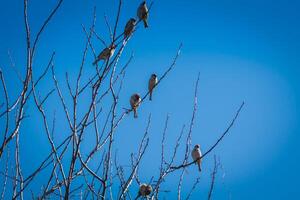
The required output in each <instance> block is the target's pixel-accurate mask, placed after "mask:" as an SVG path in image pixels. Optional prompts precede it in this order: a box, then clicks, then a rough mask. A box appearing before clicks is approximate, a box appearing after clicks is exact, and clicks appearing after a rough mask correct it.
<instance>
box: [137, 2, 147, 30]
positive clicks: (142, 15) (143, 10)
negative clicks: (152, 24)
mask: <svg viewBox="0 0 300 200" xmlns="http://www.w3.org/2000/svg"><path fill="white" fill-rule="evenodd" d="M137 16H138V18H139V19H140V20H143V22H144V26H145V28H147V27H148V21H147V20H148V16H149V13H148V8H147V5H146V1H143V2H142V3H141V4H140V6H139V8H138V10H137Z"/></svg>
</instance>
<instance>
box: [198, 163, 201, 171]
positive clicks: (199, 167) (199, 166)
mask: <svg viewBox="0 0 300 200" xmlns="http://www.w3.org/2000/svg"><path fill="white" fill-rule="evenodd" d="M200 162H201V161H200V160H199V161H198V169H199V172H201V163H200Z"/></svg>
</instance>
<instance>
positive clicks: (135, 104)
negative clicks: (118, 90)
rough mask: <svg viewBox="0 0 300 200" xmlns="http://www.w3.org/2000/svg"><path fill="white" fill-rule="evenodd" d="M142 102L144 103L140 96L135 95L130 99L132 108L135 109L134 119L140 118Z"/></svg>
mask: <svg viewBox="0 0 300 200" xmlns="http://www.w3.org/2000/svg"><path fill="white" fill-rule="evenodd" d="M141 101H142V99H141V97H140V95H139V94H133V95H132V96H131V97H130V105H131V108H132V109H133V112H134V118H137V117H138V116H137V108H138V107H139V105H140V103H141Z"/></svg>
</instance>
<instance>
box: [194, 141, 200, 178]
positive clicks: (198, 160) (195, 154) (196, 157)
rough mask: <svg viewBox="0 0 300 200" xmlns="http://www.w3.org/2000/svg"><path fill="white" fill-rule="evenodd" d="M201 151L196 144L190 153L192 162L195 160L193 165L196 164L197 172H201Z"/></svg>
mask: <svg viewBox="0 0 300 200" xmlns="http://www.w3.org/2000/svg"><path fill="white" fill-rule="evenodd" d="M201 156H202V154H201V150H200V145H199V144H196V145H195V147H194V149H193V151H192V158H193V160H194V161H196V160H197V162H196V163H195V164H198V168H199V171H200V172H201Z"/></svg>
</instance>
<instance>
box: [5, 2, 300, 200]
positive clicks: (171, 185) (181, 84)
mask: <svg viewBox="0 0 300 200" xmlns="http://www.w3.org/2000/svg"><path fill="white" fill-rule="evenodd" d="M139 3H140V1H138V0H130V1H129V0H127V1H126V0H124V6H123V11H122V13H121V19H120V27H119V29H118V31H119V32H120V31H122V30H123V26H124V24H125V23H126V21H127V20H128V19H129V18H130V17H132V16H135V15H136V8H137V6H138V5H139ZM54 5H55V3H54V1H43V2H42V1H38V0H30V1H29V20H30V25H31V27H32V32H33V33H35V32H36V31H37V30H38V28H39V26H40V25H41V23H42V21H43V19H44V18H45V17H46V16H47V13H48V12H49V10H50V8H52V7H53V6H54ZM95 5H96V6H97V24H96V31H97V32H98V33H99V34H101V35H102V36H103V37H104V38H105V39H106V40H107V41H108V40H109V34H108V32H107V29H106V26H105V22H104V19H103V15H104V13H106V14H107V15H108V16H112V14H113V13H115V11H116V9H117V1H111V2H109V3H108V2H107V1H102V0H88V1H84V0H66V1H65V2H64V3H63V5H62V7H61V9H60V10H59V11H58V13H57V15H56V16H55V17H54V19H53V21H52V22H51V23H50V25H49V26H48V27H47V29H46V32H45V34H43V35H42V37H41V42H40V45H39V47H38V53H37V59H36V60H35V62H34V68H35V70H36V73H37V74H38V73H40V72H41V71H42V69H43V67H44V66H45V65H46V63H47V61H48V59H49V56H50V55H51V53H52V51H53V50H55V51H56V58H55V64H56V72H57V77H58V79H59V80H60V82H61V85H62V87H63V88H66V86H65V84H64V83H65V81H64V77H65V72H68V73H69V74H70V77H71V80H72V78H73V80H75V79H74V78H75V75H76V74H77V73H78V69H79V66H80V61H81V55H82V49H83V46H84V43H85V36H84V33H83V32H82V27H81V24H84V25H85V26H89V25H90V23H91V18H92V11H93V7H94V6H95ZM299 8H300V2H299V1H296V0H294V1H293V0H290V1H283V0H276V1H269V0H265V1H258V0H253V1H241V0H232V1H223V0H222V1H179V0H178V1H169V0H165V1H155V2H154V5H153V8H152V10H151V13H150V17H149V26H150V27H149V29H144V28H142V27H140V28H139V29H138V30H137V32H136V33H135V35H134V36H133V38H132V39H131V40H130V41H129V44H128V47H127V49H126V51H125V55H124V57H123V58H122V59H121V61H120V62H121V64H124V63H126V61H127V59H128V57H129V55H130V54H131V52H134V60H133V62H132V63H131V65H130V67H129V68H128V70H127V73H126V79H125V82H124V88H123V91H122V92H121V97H122V98H121V99H120V108H119V110H118V113H119V114H120V112H121V111H122V107H127V106H128V99H129V97H130V95H131V94H132V93H134V92H139V93H141V94H143V93H144V92H145V91H146V90H147V81H148V78H149V76H150V75H151V74H152V73H153V72H156V73H157V74H158V75H162V73H163V72H164V70H165V69H166V68H167V67H168V65H169V64H170V63H171V61H172V59H173V57H174V55H175V53H176V50H177V48H178V46H179V44H180V43H181V42H182V43H183V49H182V54H181V55H180V58H179V59H178V62H177V65H176V67H175V69H174V70H173V71H172V72H171V73H170V74H169V75H168V77H167V78H166V79H165V80H164V81H163V82H162V83H161V85H160V86H159V87H158V88H157V90H156V91H155V93H154V96H153V98H154V101H153V102H151V103H150V102H145V103H144V104H143V105H142V106H141V108H140V109H139V118H138V119H137V120H134V119H133V118H132V116H129V117H127V118H126V119H125V120H124V121H123V123H122V124H121V125H120V127H119V129H118V130H117V134H118V136H117V137H116V146H117V148H116V149H115V150H117V151H118V154H119V156H120V163H122V164H124V165H126V164H128V163H129V161H130V158H129V155H130V153H131V152H134V151H137V148H136V144H137V142H138V141H139V140H140V139H141V137H142V134H143V131H144V129H145V126H146V122H147V118H148V115H149V114H150V112H151V113H152V125H151V128H150V146H149V149H151V150H148V151H147V153H146V155H145V156H146V157H145V159H144V160H143V163H142V166H143V169H144V171H143V174H142V175H141V178H142V179H143V180H144V181H145V182H147V181H149V180H150V178H151V176H153V175H157V174H158V166H159V161H160V160H159V155H160V141H161V133H162V131H163V127H164V120H165V118H166V115H167V114H168V113H169V114H170V124H169V130H168V133H167V135H168V139H167V146H168V147H167V151H169V150H170V149H171V147H172V145H174V142H175V140H176V137H177V135H178V134H179V131H180V128H181V126H182V125H183V124H186V125H188V124H189V120H190V118H191V113H192V104H193V92H194V86H195V81H196V78H197V74H198V72H200V73H201V75H200V82H199V96H198V100H199V107H198V113H197V116H196V125H195V127H194V132H193V144H195V143H200V144H201V147H202V149H203V151H205V150H206V149H208V148H209V147H210V145H211V144H212V143H213V142H214V141H215V140H216V139H217V137H218V136H219V135H220V134H221V133H222V132H223V131H224V130H225V129H226V127H227V125H228V124H229V123H230V120H231V119H232V117H233V116H234V114H235V111H236V110H237V108H238V107H239V105H240V104H241V102H242V101H245V107H244V109H243V111H242V113H241V115H240V117H239V118H238V120H237V122H236V124H235V126H234V127H233V128H232V130H231V132H230V134H229V135H228V137H226V138H225V139H224V140H223V141H222V143H221V144H220V145H219V146H218V147H217V149H216V150H215V151H214V153H215V154H216V155H217V156H219V157H220V159H221V162H222V166H223V170H220V171H219V173H218V177H217V182H216V189H215V192H214V197H215V199H285V198H287V196H288V198H289V199H298V198H299V196H300V194H299V190H298V180H299V178H300V174H299V171H298V170H299V168H300V162H299V158H300V151H299V150H298V147H299V141H300V136H299V124H300V120H299V119H300V118H299V102H300V84H299V81H298V79H299V75H300V66H299V63H300V56H299V48H300V39H299V35H300V26H299V25H300V24H299V18H300V13H299ZM22 9H23V5H22V3H20V1H16V0H11V1H5V2H2V3H1V8H0V24H1V32H0V44H1V47H0V66H1V68H2V70H3V71H4V74H6V75H7V77H9V78H6V79H7V81H8V85H7V86H8V89H9V90H10V91H16V90H17V89H16V88H18V87H19V86H20V85H19V83H18V80H17V78H16V76H15V75H14V73H13V71H12V70H11V68H9V58H8V56H7V51H8V50H10V52H11V54H12V56H13V58H14V61H15V63H16V66H17V68H18V69H19V70H20V72H21V73H22V72H24V69H25V68H24V65H25V56H24V55H25V54H24V52H25V32H24V25H23V16H22ZM113 16H114V15H113ZM114 17H115V16H114ZM114 17H113V18H112V19H109V20H110V22H113V19H114ZM95 42H96V40H95ZM95 44H96V45H95V46H96V50H97V51H100V50H101V49H102V48H103V46H102V45H101V43H99V42H98V44H97V42H96V43H95ZM87 59H88V60H87V61H88V64H87V65H86V66H85V70H84V73H85V78H86V77H88V76H90V75H91V74H92V73H94V72H95V71H94V69H93V67H92V66H91V65H90V64H89V63H91V62H92V54H91V52H89V56H88V58H87ZM51 88H53V82H52V80H51V79H49V81H48V82H47V81H44V82H42V83H41V86H40V88H39V89H40V90H41V91H46V90H49V89H51ZM1 92H2V91H1ZM0 94H1V95H2V94H3V93H0ZM12 95H16V94H13V92H12ZM66 95H67V93H66ZM12 99H13V98H12ZM56 99H57V96H53V97H51V98H50V102H48V104H47V105H48V108H49V109H47V112H48V113H49V115H53V110H54V109H55V110H56V112H57V113H56V115H57V117H58V120H57V121H58V123H57V127H58V129H59V131H58V132H62V133H61V135H60V134H59V133H57V134H58V136H57V137H58V139H59V137H61V136H63V135H64V134H66V133H63V132H64V130H66V128H67V125H66V123H65V121H64V120H65V118H64V115H63V114H62V113H61V105H60V104H59V102H57V101H56ZM1 101H2V100H1ZM82 101H83V104H84V98H83V99H82ZM31 109H32V108H30V107H28V108H27V112H30V111H31ZM32 113H34V112H32ZM39 121H40V117H39V115H37V114H32V115H30V120H29V119H28V120H26V122H25V123H24V126H23V127H22V129H21V131H22V133H21V141H22V142H21V148H22V149H23V152H24V153H23V154H21V161H22V163H24V166H23V171H24V174H26V173H29V172H30V170H31V169H32V166H35V165H36V163H37V162H36V161H38V160H40V159H42V158H44V157H45V155H46V152H47V150H49V149H48V148H49V145H48V143H47V138H46V136H45V134H44V133H41V132H40V130H41V129H42V125H40V124H39ZM0 124H1V125H2V124H3V122H2V121H1V123H0ZM1 129H2V128H1ZM88 140H89V139H88ZM90 140H91V138H90ZM89 142H90V141H87V143H86V144H85V145H84V146H83V148H88V147H89V146H88V143H89ZM33 144H34V145H33ZM46 147H47V148H46ZM37 150H38V152H39V153H37ZM181 153H182V152H181ZM182 157H183V154H182ZM212 157H213V154H211V156H210V157H208V158H207V159H206V160H204V162H203V168H204V171H205V172H204V173H203V175H201V182H200V184H199V186H198V187H197V189H196V191H195V192H194V194H193V196H192V199H199V197H203V198H205V197H206V195H207V191H208V187H209V183H210V178H209V174H210V172H211V170H212ZM155 158H158V159H155ZM1 167H2V166H1ZM153 169H157V170H156V171H155V170H153ZM197 175H198V173H197V169H196V168H195V169H193V168H191V169H189V170H188V175H187V176H186V178H185V182H184V189H183V191H184V192H185V194H186V192H187V191H188V188H189V187H190V186H191V185H192V182H193V180H195V178H196V176H197ZM1 178H2V177H1ZM0 180H1V179H0ZM177 180H178V178H177V177H175V176H171V177H169V178H168V179H167V182H166V183H165V184H164V189H166V190H172V191H173V192H170V193H166V194H164V195H165V196H166V199H173V198H174V197H175V195H176V188H177V183H178V181H177ZM38 181H42V178H38V179H37V184H36V185H39V182H38ZM36 185H33V186H32V187H33V189H35V190H37V186H36Z"/></svg>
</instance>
